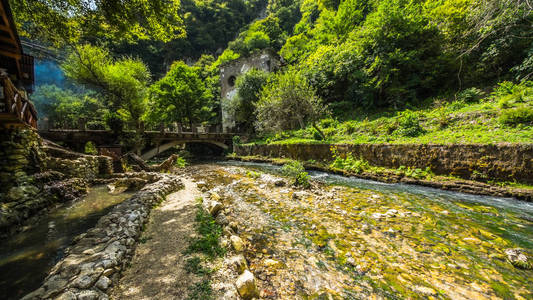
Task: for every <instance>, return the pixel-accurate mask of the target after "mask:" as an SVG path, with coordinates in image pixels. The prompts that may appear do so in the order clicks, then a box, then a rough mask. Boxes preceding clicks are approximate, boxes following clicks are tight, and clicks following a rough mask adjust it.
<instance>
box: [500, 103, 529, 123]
mask: <svg viewBox="0 0 533 300" xmlns="http://www.w3.org/2000/svg"><path fill="white" fill-rule="evenodd" d="M500 123H502V124H504V125H509V126H517V125H518V124H526V125H528V124H529V125H533V108H531V107H527V106H522V107H518V108H513V109H507V110H504V111H503V112H502V114H501V116H500Z"/></svg>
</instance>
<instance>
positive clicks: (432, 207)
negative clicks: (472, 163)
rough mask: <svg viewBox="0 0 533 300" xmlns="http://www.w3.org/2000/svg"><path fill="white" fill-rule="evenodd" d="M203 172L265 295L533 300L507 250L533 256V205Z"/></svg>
mask: <svg viewBox="0 0 533 300" xmlns="http://www.w3.org/2000/svg"><path fill="white" fill-rule="evenodd" d="M202 168H203V169H202V170H201V171H197V172H193V173H194V175H193V176H194V177H195V179H196V180H198V181H204V182H206V184H207V187H208V188H209V189H210V192H211V193H212V192H214V193H216V194H217V195H218V196H219V197H220V198H221V199H222V201H224V204H225V206H227V207H230V208H231V209H230V213H228V216H227V218H228V219H229V220H230V221H231V223H232V225H230V226H233V227H235V228H238V229H239V235H240V236H241V237H242V238H244V239H245V240H246V241H247V242H248V244H249V246H248V248H247V249H248V251H247V252H246V258H247V259H248V260H249V263H250V270H251V271H252V273H254V274H256V276H257V277H258V278H259V280H258V285H259V288H260V290H261V293H262V297H264V298H272V299H317V298H318V299H322V298H323V297H324V298H323V299H328V297H333V298H339V299H368V298H372V297H376V298H382V297H385V298H389V299H403V298H427V297H435V298H440V299H449V298H452V299H491V298H504V299H513V298H515V299H532V298H533V281H531V278H533V272H532V271H531V270H523V269H519V268H516V267H514V266H513V265H511V264H510V263H509V262H508V261H507V260H506V255H505V250H506V249H509V248H517V247H520V248H522V249H528V250H529V251H531V250H532V249H533V203H527V202H521V201H517V200H514V199H508V198H496V197H486V196H474V195H467V194H461V193H456V192H448V191H442V190H437V189H432V188H425V187H419V186H413V185H403V184H385V183H379V182H373V181H368V180H361V179H357V178H351V177H343V176H337V175H331V174H327V173H324V172H310V176H311V178H312V179H313V180H314V181H317V182H319V184H317V185H316V186H315V187H314V188H313V189H310V190H301V189H295V188H293V187H290V186H288V185H286V186H278V184H276V182H277V181H279V176H280V168H279V167H277V166H272V165H268V164H259V163H242V162H225V163H220V164H219V165H218V166H215V167H214V166H204V167H202ZM285 181H286V182H287V181H288V179H286V180H285Z"/></svg>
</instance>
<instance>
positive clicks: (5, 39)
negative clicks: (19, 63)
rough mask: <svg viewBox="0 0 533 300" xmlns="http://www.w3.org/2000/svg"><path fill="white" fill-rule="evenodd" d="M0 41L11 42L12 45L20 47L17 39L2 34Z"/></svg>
mask: <svg viewBox="0 0 533 300" xmlns="http://www.w3.org/2000/svg"><path fill="white" fill-rule="evenodd" d="M0 42H5V43H8V44H11V45H13V46H15V47H16V48H17V49H18V45H17V41H16V40H13V39H8V38H6V37H3V36H1V35H0Z"/></svg>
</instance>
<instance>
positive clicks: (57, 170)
mask: <svg viewBox="0 0 533 300" xmlns="http://www.w3.org/2000/svg"><path fill="white" fill-rule="evenodd" d="M112 172H113V170H112V159H111V158H109V157H105V156H92V155H84V154H80V153H75V152H72V151H68V150H65V149H62V148H60V147H59V146H57V147H56V146H50V145H48V143H46V142H43V140H42V139H41V137H40V136H39V135H38V134H37V132H35V131H34V130H32V129H30V128H25V127H22V128H14V129H6V128H1V129H0V239H1V238H4V237H6V236H9V235H10V234H12V233H14V232H16V231H17V230H18V229H19V228H20V225H22V224H23V223H24V222H26V220H27V219H28V218H30V217H32V216H34V215H36V214H38V213H39V212H42V211H44V210H46V209H47V208H48V207H51V206H53V205H54V204H56V203H63V202H67V201H70V200H73V199H75V198H77V197H79V196H82V195H84V194H85V193H87V187H88V181H92V180H94V179H96V178H98V177H101V176H104V177H108V176H110V175H111V174H112Z"/></svg>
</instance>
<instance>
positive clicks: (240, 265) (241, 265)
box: [231, 254, 248, 274]
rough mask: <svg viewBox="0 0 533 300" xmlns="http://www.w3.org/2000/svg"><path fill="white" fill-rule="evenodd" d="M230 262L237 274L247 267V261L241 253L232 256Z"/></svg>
mask: <svg viewBox="0 0 533 300" xmlns="http://www.w3.org/2000/svg"><path fill="white" fill-rule="evenodd" d="M231 262H232V264H233V266H235V270H236V271H237V273H239V274H242V273H243V272H244V271H245V270H246V269H247V268H248V263H247V262H246V259H245V258H244V256H243V255H242V254H239V255H237V256H235V257H233V258H232V259H231Z"/></svg>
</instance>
